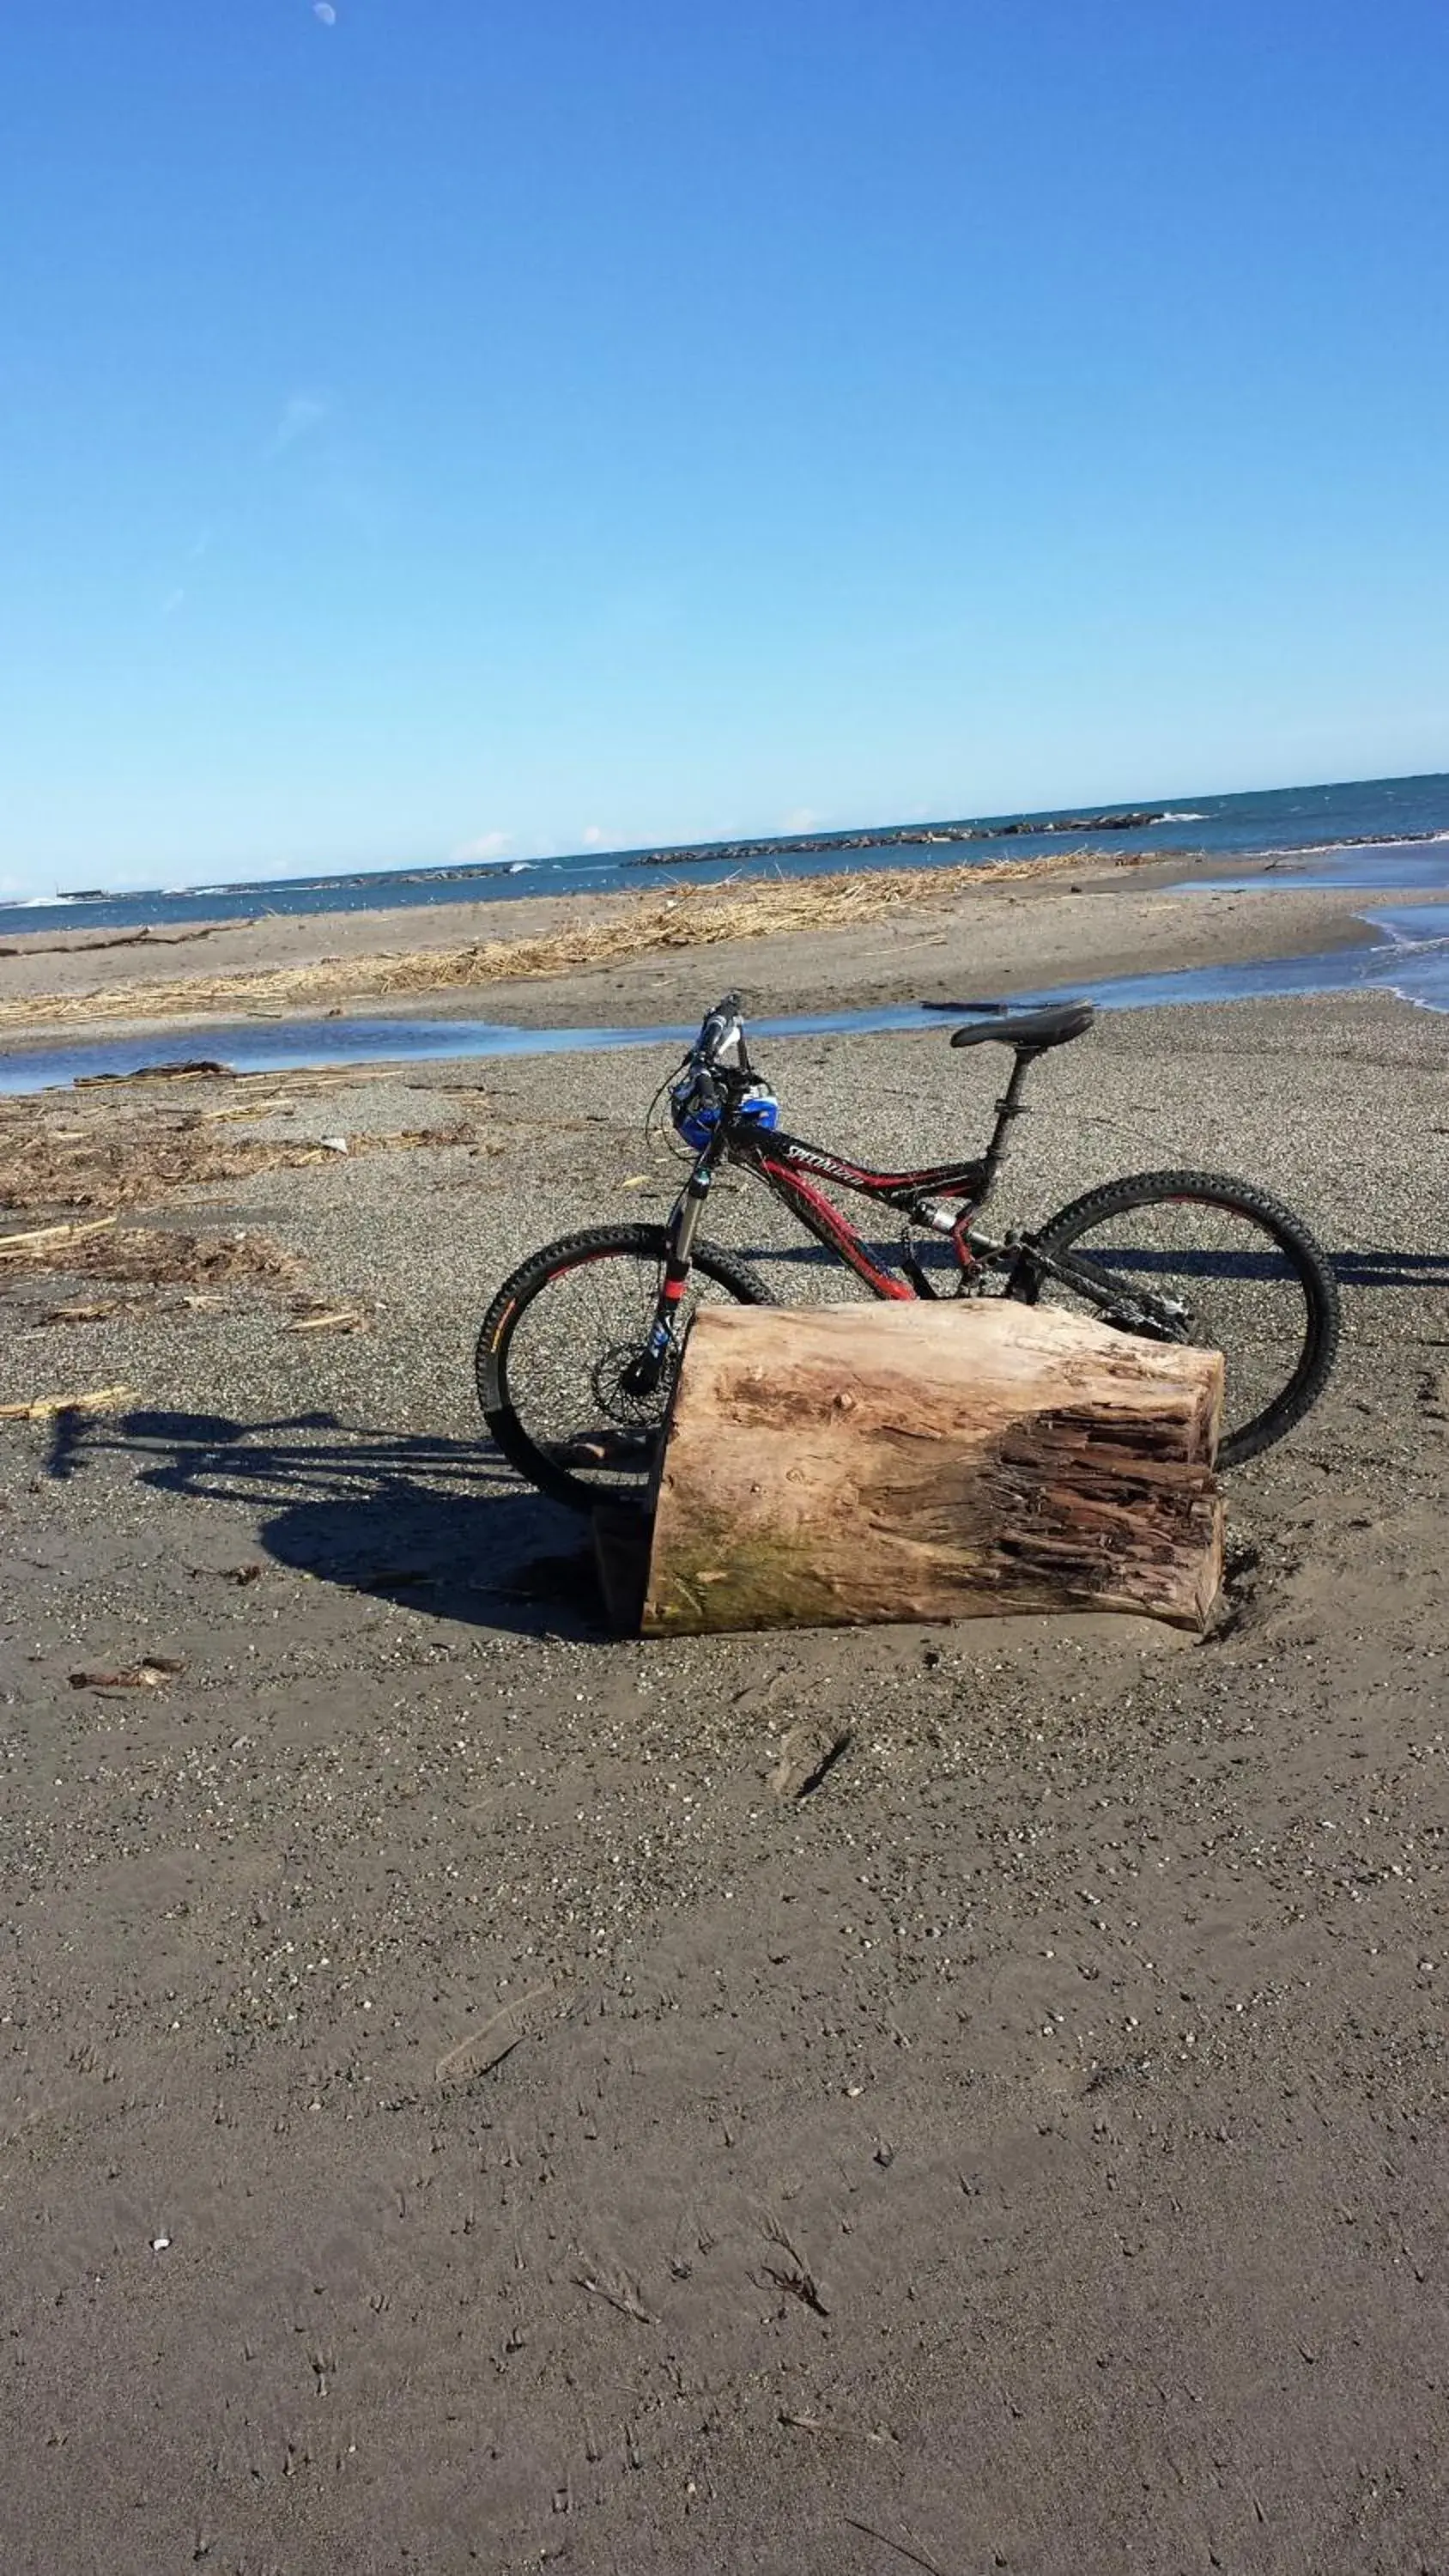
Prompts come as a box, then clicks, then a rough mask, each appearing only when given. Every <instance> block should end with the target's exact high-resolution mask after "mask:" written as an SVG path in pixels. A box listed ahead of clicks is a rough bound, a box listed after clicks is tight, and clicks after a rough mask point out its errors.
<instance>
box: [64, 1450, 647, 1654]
mask: <svg viewBox="0 0 1449 2576" xmlns="http://www.w3.org/2000/svg"><path fill="white" fill-rule="evenodd" d="M102 1454H108V1455H110V1456H113V1457H117V1458H120V1459H122V1460H126V1461H129V1462H130V1463H131V1464H132V1465H133V1466H134V1469H135V1473H136V1477H137V1479H138V1481H139V1482H140V1483H141V1484H143V1485H149V1486H151V1487H153V1488H154V1489H155V1490H157V1491H159V1492H162V1493H170V1494H180V1495H184V1496H186V1497H187V1498H188V1499H190V1500H192V1501H195V1502H197V1503H200V1504H203V1505H218V1504H219V1505H223V1506H231V1507H233V1508H236V1509H240V1510H242V1511H243V1512H245V1513H246V1514H247V1515H248V1517H249V1519H250V1522H251V1527H250V1531H249V1536H248V1543H249V1544H255V1545H257V1546H260V1547H261V1548H262V1549H264V1550H265V1552H266V1554H267V1555H268V1556H270V1557H271V1558H273V1559H274V1561H275V1562H276V1563H277V1564H279V1565H285V1566H287V1567H289V1568H291V1570H292V1571H293V1572H295V1573H298V1574H305V1575H308V1576H310V1577H312V1578H313V1579H314V1580H315V1581H320V1582H325V1583H332V1584H336V1585H337V1586H338V1587H339V1589H342V1590H347V1591H353V1592H357V1593H366V1594H371V1595H373V1596H374V1597H376V1598H377V1599H380V1600H386V1601H393V1602H396V1603H397V1604H398V1605H399V1607H404V1608H408V1609H413V1610H418V1611H420V1612H423V1613H425V1614H426V1615H428V1616H430V1617H433V1618H440V1619H457V1620H462V1621H466V1622H468V1623H470V1624H472V1625H474V1626H482V1627H489V1628H499V1629H507V1630H510V1631H512V1632H514V1633H516V1634H518V1635H520V1636H543V1635H546V1634H552V1635H561V1634H566V1635H570V1636H578V1637H594V1636H598V1635H601V1634H603V1633H605V1629H606V1622H605V1619H604V1612H603V1606H602V1603H601V1600H600V1597H599V1591H598V1583H597V1577H596V1575H595V1572H594V1566H593V1558H592V1552H591V1548H590V1545H589V1540H588V1534H587V1530H586V1527H585V1524H584V1523H583V1521H582V1520H581V1519H579V1518H578V1517H577V1516H576V1515H575V1514H573V1513H571V1512H567V1511H564V1510H562V1509H560V1507H559V1506H558V1505H557V1504H555V1503H551V1502H549V1501H547V1500H546V1499H545V1497H544V1496H542V1495H540V1494H535V1493H534V1492H533V1491H532V1490H531V1488H530V1487H529V1486H527V1485H525V1484H524V1483H523V1482H522V1480H521V1479H520V1478H519V1477H517V1476H516V1475H514V1474H513V1472H512V1471H511V1469H509V1468H508V1467H507V1466H506V1465H505V1464H504V1463H503V1461H502V1460H501V1459H500V1458H499V1456H498V1454H497V1452H496V1451H495V1450H494V1449H493V1448H492V1446H491V1444H489V1443H487V1442H484V1441H471V1440H449V1439H444V1438H441V1437H437V1436H434V1435H431V1434H427V1433H422V1432H411V1433H410V1432H369V1431H359V1430H355V1429H353V1428H351V1427H350V1426H349V1425H347V1424H346V1423H344V1422H342V1421H341V1420H339V1418H338V1417H337V1415H335V1414H331V1413H304V1414H294V1415H290V1416H286V1417H284V1418H282V1419H279V1420H275V1421H253V1422H245V1421H239V1420H236V1419H233V1418H232V1417H231V1416H229V1415H225V1414H204V1413H182V1412H154V1411H137V1412H132V1413H126V1414H121V1415H117V1416H113V1417H111V1418H110V1419H107V1420H97V1419H91V1420H89V1421H87V1420H85V1419H83V1418H78V1417H70V1418H69V1419H67V1418H66V1417H61V1418H60V1419H59V1420H58V1422H57V1425H56V1431H55V1437H54V1440H53V1443H52V1448H51V1454H50V1458H49V1461H48V1468H49V1472H50V1474H51V1475H52V1476H61V1477H69V1476H74V1475H76V1474H78V1473H81V1472H82V1471H83V1469H84V1466H85V1464H86V1461H87V1458H88V1457H90V1456H94V1455H102Z"/></svg>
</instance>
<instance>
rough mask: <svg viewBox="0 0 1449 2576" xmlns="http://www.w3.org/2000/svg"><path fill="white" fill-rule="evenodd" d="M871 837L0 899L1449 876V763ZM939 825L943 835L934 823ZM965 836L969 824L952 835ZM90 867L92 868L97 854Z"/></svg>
mask: <svg viewBox="0 0 1449 2576" xmlns="http://www.w3.org/2000/svg"><path fill="white" fill-rule="evenodd" d="M880 828H881V829H882V830H883V831H885V832H886V833H888V835H889V838H888V839H887V840H886V841H885V843H884V845H879V844H877V845H874V846H870V847H861V846H860V840H861V837H862V836H861V835H860V834H856V833H849V832H836V833H818V834H809V835H796V836H794V837H791V838H782V839H752V840H749V841H724V842H720V841H715V842H698V843H692V844H690V845H688V846H684V845H680V846H677V847H673V848H671V849H669V850H667V851H661V850H647V849H644V850H615V851H610V852H607V853H605V852H600V851H597V850H591V851H585V852H580V853H576V854H575V855H573V856H566V857H560V858H545V859H512V860H509V859H505V860H501V861H490V862H488V863H487V864H477V865H459V864H453V865H449V866H441V867H418V866H411V865H405V864H400V865H398V866H396V867H391V868H381V869H369V870H366V871H362V870H357V871H341V872H339V873H337V874H335V875H326V876H322V875H317V876H297V877H255V878H240V879H237V880H235V881H229V882H227V883H225V884H218V883H216V882H215V881H214V880H213V881H209V882H203V883H198V884H195V885H170V886H153V887H149V888H146V889H144V890H140V891H136V892H128V893H113V892H108V891H106V890H105V889H103V888H96V887H87V886H79V887H73V888H58V889H57V890H56V891H55V892H54V893H53V894H50V895H38V896H33V897H32V898H31V899H30V900H29V901H28V902H25V903H18V904H17V903H11V904H0V936H3V935H4V934H6V933H7V932H8V933H11V934H15V933H19V932H31V933H35V932H38V931H42V930H45V929H47V928H50V927H54V928H56V929H58V930H59V929H64V930H67V931H78V930H82V929H84V930H97V931H100V930H114V931H125V930H139V929H143V928H145V927H147V926H149V925H153V924H154V925H155V926H156V927H157V928H160V927H163V926H167V925H177V924H184V923H187V922H200V921H235V920H247V919H251V918H254V917H261V916H263V915H266V914H268V913H316V912H375V911H409V910H412V909H414V908H417V907H426V906H428V905H429V904H438V903H507V902H510V901H516V900H517V898H518V897H519V896H520V895H578V894H604V893H617V892H620V891H621V890H624V889H626V888H629V887H633V888H635V889H643V888H645V887H648V886H651V885H653V886H656V887H657V886H659V885H660V884H661V883H663V882H666V881H667V880H668V878H669V876H670V874H671V873H674V874H677V875H678V876H679V877H681V878H683V879H684V880H685V881H686V882H688V883H689V884H691V885H698V884H706V885H708V884H718V883H720V882H721V881H723V880H724V879H726V878H743V877H761V876H769V877H804V876H819V875H826V874H828V875H836V874H840V873H843V872H846V871H851V872H854V871H856V870H868V869H879V868H939V867H959V866H961V865H962V864H963V863H964V864H967V865H971V864H979V865H981V866H990V865H992V864H993V863H994V862H996V861H999V860H1001V859H1004V858H1011V859H1027V858H1040V857H1047V856H1050V855H1053V854H1055V855H1059V856H1060V855H1065V854H1069V853H1072V852H1074V851H1079V852H1080V853H1081V854H1082V855H1083V857H1085V856H1086V855H1087V854H1088V853H1089V852H1091V853H1103V854H1107V855H1112V856H1121V857H1124V858H1135V859H1145V858H1148V857H1157V858H1163V859H1190V860H1194V861H1196V862H1197V863H1198V864H1199V865H1201V866H1204V868H1205V873H1206V875H1207V876H1209V877H1211V878H1212V879H1214V880H1215V881H1219V882H1222V883H1232V882H1233V870H1234V867H1235V866H1238V865H1242V864H1246V863H1248V862H1252V863H1253V878H1254V882H1260V881H1261V870H1262V863H1263V862H1264V861H1266V862H1268V863H1269V866H1270V868H1271V867H1273V866H1275V865H1276V866H1278V867H1281V868H1283V869H1284V870H1285V871H1288V872H1289V873H1291V876H1292V881H1293V882H1294V883H1295V884H1297V885H1305V884H1307V885H1314V884H1324V885H1348V886H1362V887H1364V888H1365V889H1372V888H1374V887H1376V886H1393V887H1395V888H1397V889H1400V890H1408V889H1410V888H1420V889H1422V890H1424V891H1425V892H1434V891H1437V890H1438V889H1440V888H1443V887H1449V772H1442V771H1441V772H1435V773H1433V774H1432V775H1430V776H1427V777H1422V778H1373V779H1359V780H1355V781H1350V782H1348V783H1346V784H1342V785H1338V786H1328V787H1279V788H1267V789H1261V790H1255V791H1253V792H1251V793H1249V794H1246V795H1239V796H1181V797H1173V798H1158V799H1147V800H1144V801H1142V802H1140V803H1138V804H1131V803H1129V802H1127V801H1126V800H1123V801H1122V802H1119V803H1117V804H1115V805H1110V806H1106V805H1103V806H1091V805H1084V806H1076V807H1071V808H1062V809H1058V810H1056V811H1054V812H1050V813H1048V812H1039V813H1025V814H999V815H984V816H977V817H969V816H968V817H964V818H951V819H948V820H946V821H942V822H938V823H915V822H912V823H905V824H895V825H887V826H883V827H880ZM943 833H944V834H947V835H950V836H951V837H948V838H945V839H940V838H936V837H933V836H934V835H938V834H943ZM964 835H969V837H962V836H964ZM97 873H98V874H102V873H104V870H103V867H102V866H101V864H100V862H99V860H98V864H97Z"/></svg>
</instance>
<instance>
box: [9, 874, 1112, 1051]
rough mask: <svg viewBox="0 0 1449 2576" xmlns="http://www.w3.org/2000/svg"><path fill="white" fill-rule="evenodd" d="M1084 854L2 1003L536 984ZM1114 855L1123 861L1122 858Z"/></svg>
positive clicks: (759, 881)
mask: <svg viewBox="0 0 1449 2576" xmlns="http://www.w3.org/2000/svg"><path fill="white" fill-rule="evenodd" d="M1102 855H1104V854H1101V853H1096V852H1092V851H1084V850H1069V851H1061V852H1058V853H1055V854H1054V855H1053V856H1052V857H1051V858H1045V859H998V860H996V861H994V862H993V863H992V864H991V865H989V866H985V867H982V866H975V867H970V866H962V867H949V868H881V869H875V870H870V871H867V872H864V873H862V874H861V875H858V876H823V877H750V878H743V879H741V880H739V881H738V882H735V883H732V884H728V885H715V886H692V885H684V884H672V885H671V886H670V887H669V888H668V890H667V891H666V892H664V893H661V894H654V893H652V892H651V893H649V894H644V895H639V896H637V897H632V898H630V899H628V900H627V901H625V902H622V903H609V904H608V905H607V906H606V905H605V904H603V903H600V902H599V901H598V900H597V899H595V901H594V902H593V903H592V904H591V905H590V906H589V908H588V909H586V910H581V911H580V912H579V914H578V916H577V918H576V919H574V920H572V921H568V922H565V923H564V924H562V925H561V927H560V928H558V929H557V930H550V931H545V932H543V933H541V934H540V935H538V936H536V937H534V938H528V939H482V940H475V941H473V942H472V943H471V944H470V945H469V946H467V947H464V948H433V949H420V950H417V951H414V952H410V953H407V954H404V955H400V956H390V957H389V956H382V957H377V956H371V957H329V958H325V959H322V960H320V961H319V962H318V963H316V964H314V965H309V966H283V967H275V968H273V969H271V970H270V971H267V972H255V973H251V974H241V975H186V976H178V977H176V978H175V979H174V980H172V981H169V982H162V983H154V984H153V983H146V984H144V985H131V986H127V987H120V988H117V989H114V990H111V991H105V992H98V993H64V994H58V993H50V994H45V993H32V994H13V995H10V996H8V997H6V998H4V999H0V1027H6V1028H19V1027H22V1026H23V1027H34V1026H36V1025H38V1024H40V1023H44V1024H45V1025H47V1026H54V1025H59V1024H60V1023H62V1022H68V1021H74V1020H107V1019H112V1020H114V1019H137V1018H139V1017H142V1016H144V1017H145V1018H146V1019H148V1020H149V1019H155V1018H160V1017H163V1016H167V1017H174V1016H176V1015H178V1014H181V1013H185V1014H188V1015H190V1016H192V1017H196V1018H200V1019H206V1018H213V1019H214V1018H226V1017H228V1016H230V1015H233V1014H235V1013H237V1012H239V1011H241V1012H245V1011H247V1010H249V1009H251V1010H255V1009H257V1008H261V1009H295V1008H299V1007H303V1006H307V1005H312V1004H317V1005H326V1004H331V1003H341V1002H346V1001H348V1000H349V999H355V998H359V997H362V996H366V997H368V998H377V999H382V998H384V997H385V996H387V995H390V994H399V995H400V994H423V993H448V992H459V991H464V990H466V989H468V988H469V987H471V986H473V985H478V984H490V983H497V982H499V981H500V980H501V979H502V978H504V977H509V978H518V979H520V980H533V979H535V978H537V977H540V976H546V975H562V974H566V973H568V972H569V970H570V969H571V968H574V967H580V966H607V965H612V964H615V963H617V962H618V961H619V960H621V959H623V958H626V957H638V956H642V955H645V954H646V953H648V952H649V951H650V950H654V949H673V948H709V947H714V946H717V945H718V944H719V943H720V942H721V941H723V940H727V939H763V938H768V937H770V936H772V935H775V934H778V933H781V932H786V931H796V930H829V929H837V928H848V927H850V926H852V925H854V924H859V923H862V922H869V921H879V920H881V919H883V918H884V917H885V916H886V915H888V914H890V913H893V912H897V911H900V910H901V909H902V908H903V907H905V906H931V905H940V904H943V903H949V902H951V901H953V900H954V899H955V898H956V897H958V896H960V895H962V894H967V893H974V892H976V891H978V890H979V889H980V888H981V887H983V886H989V885H992V884H998V883H1000V882H1001V880H1002V879H1003V878H1022V877H1039V876H1047V875H1051V874H1053V873H1055V872H1058V871H1060V870H1061V869H1062V868H1064V867H1078V868H1080V867H1082V866H1085V865H1087V864H1089V863H1095V862H1096V861H1097V860H1098V858H1099V857H1101V856H1102ZM1107 855H1110V856H1111V857H1112V859H1113V861H1114V863H1115V858H1116V854H1115V853H1111V854H1107Z"/></svg>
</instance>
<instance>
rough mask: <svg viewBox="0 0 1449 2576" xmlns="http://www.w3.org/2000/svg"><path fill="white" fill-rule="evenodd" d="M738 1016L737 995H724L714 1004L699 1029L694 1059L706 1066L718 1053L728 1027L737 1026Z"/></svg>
mask: <svg viewBox="0 0 1449 2576" xmlns="http://www.w3.org/2000/svg"><path fill="white" fill-rule="evenodd" d="M739 1016H740V997H739V995H738V993H726V994H725V996H724V998H723V1000H722V1001H719V1002H716V1004H715V1006H714V1009H713V1010H712V1011H710V1012H709V1013H708V1014H707V1016H706V1018H705V1021H704V1025H703V1026H702V1028H701V1029H700V1032H699V1036H698V1038H697V1040H696V1041H695V1049H694V1052H695V1055H696V1057H697V1058H699V1059H702V1060H703V1061H704V1062H705V1063H706V1064H707V1063H709V1062H710V1060H711V1059H712V1058H713V1056H714V1055H715V1054H716V1052H717V1051H718V1049H719V1047H720V1045H721V1043H722V1042H723V1040H724V1038H725V1037H726V1036H727V1035H728V1032H729V1030H730V1027H731V1026H732V1025H735V1026H738V1023H739Z"/></svg>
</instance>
